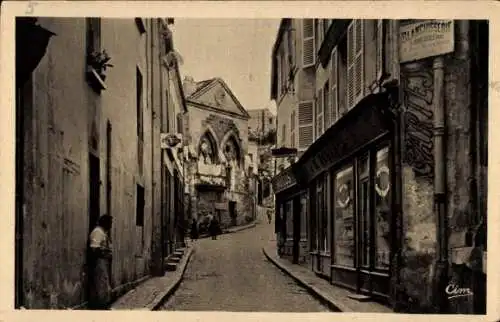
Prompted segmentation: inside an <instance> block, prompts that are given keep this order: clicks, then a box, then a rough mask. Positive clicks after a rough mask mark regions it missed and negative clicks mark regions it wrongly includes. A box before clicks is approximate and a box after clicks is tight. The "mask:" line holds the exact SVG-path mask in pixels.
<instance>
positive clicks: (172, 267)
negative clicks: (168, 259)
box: [165, 263, 177, 272]
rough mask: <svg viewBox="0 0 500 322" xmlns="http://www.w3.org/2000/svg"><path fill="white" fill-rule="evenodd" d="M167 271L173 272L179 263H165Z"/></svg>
mask: <svg viewBox="0 0 500 322" xmlns="http://www.w3.org/2000/svg"><path fill="white" fill-rule="evenodd" d="M165 268H166V271H168V272H173V271H175V270H176V269H177V263H167V264H165Z"/></svg>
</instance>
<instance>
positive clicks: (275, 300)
mask: <svg viewBox="0 0 500 322" xmlns="http://www.w3.org/2000/svg"><path fill="white" fill-rule="evenodd" d="M273 228H274V225H273V224H267V222H264V221H262V222H260V223H259V224H258V225H257V226H256V227H255V228H252V229H248V230H244V231H241V232H237V233H233V234H227V235H223V236H219V237H218V239H217V240H211V239H202V240H198V241H197V245H196V249H195V253H194V255H193V257H192V259H191V262H190V263H189V265H188V268H187V270H186V273H185V275H184V279H183V282H182V284H181V285H180V286H179V289H178V290H177V291H176V292H175V294H174V295H173V296H172V297H171V298H170V299H169V300H168V301H167V302H166V303H165V304H164V306H163V307H162V308H161V309H162V310H189V311H212V310H221V311H268V312H328V311H329V310H328V308H326V307H325V306H323V305H322V304H321V303H320V302H319V301H317V300H316V299H315V298H314V297H312V296H311V295H310V294H309V293H307V291H306V290H305V289H303V288H302V287H300V286H299V285H297V284H296V283H295V282H294V281H293V280H292V279H291V278H290V277H288V276H286V275H285V274H284V273H283V272H281V271H280V270H279V269H278V268H276V267H275V266H274V265H273V264H272V263H270V262H268V261H267V260H266V258H265V256H264V255H263V253H262V247H263V246H264V245H265V244H266V243H267V242H268V241H269V239H270V238H273Z"/></svg>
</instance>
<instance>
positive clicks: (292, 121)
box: [290, 110, 296, 148]
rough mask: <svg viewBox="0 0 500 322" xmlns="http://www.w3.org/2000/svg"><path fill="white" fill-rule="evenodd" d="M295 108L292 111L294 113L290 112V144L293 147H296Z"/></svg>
mask: <svg viewBox="0 0 500 322" xmlns="http://www.w3.org/2000/svg"><path fill="white" fill-rule="evenodd" d="M295 116H296V115H295V110H293V111H292V114H290V136H291V138H290V140H291V142H290V145H291V147H292V148H294V147H295Z"/></svg>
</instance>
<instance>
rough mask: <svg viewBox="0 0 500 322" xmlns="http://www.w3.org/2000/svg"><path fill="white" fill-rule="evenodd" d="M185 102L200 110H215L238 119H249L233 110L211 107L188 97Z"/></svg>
mask: <svg viewBox="0 0 500 322" xmlns="http://www.w3.org/2000/svg"><path fill="white" fill-rule="evenodd" d="M186 102H187V105H191V106H192V107H196V108H199V109H202V110H206V111H212V112H216V113H218V114H224V115H227V116H231V117H234V118H238V119H241V120H245V121H246V120H248V119H249V118H248V117H246V116H243V115H240V114H238V113H233V112H229V111H226V110H221V109H218V108H216V107H213V106H210V105H207V104H203V103H199V102H195V101H192V100H190V99H189V98H188V99H187V101H186Z"/></svg>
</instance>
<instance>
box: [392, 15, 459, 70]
mask: <svg viewBox="0 0 500 322" xmlns="http://www.w3.org/2000/svg"><path fill="white" fill-rule="evenodd" d="M399 34H400V40H401V44H400V46H399V57H400V61H401V62H409V61H414V60H419V59H423V58H427V57H432V56H438V55H443V54H447V53H450V52H452V51H453V50H454V28H453V20H419V21H417V22H414V23H411V24H408V25H403V26H401V27H400V29H399Z"/></svg>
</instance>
